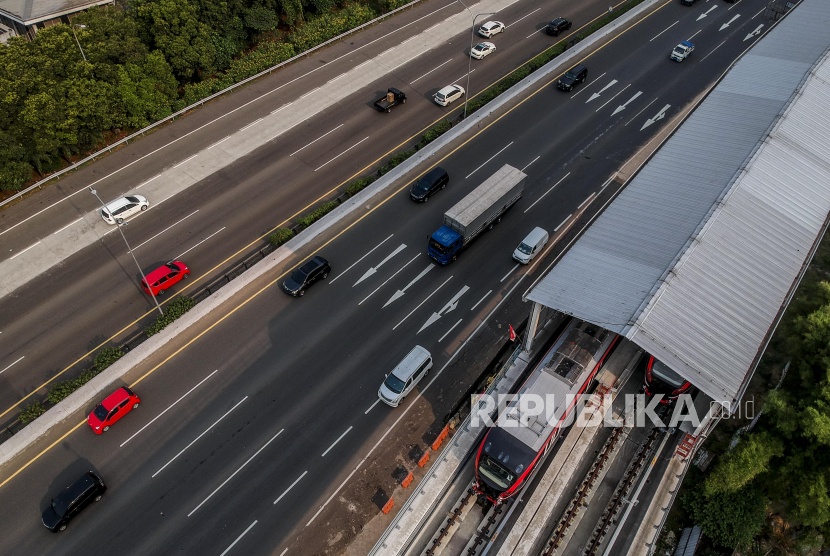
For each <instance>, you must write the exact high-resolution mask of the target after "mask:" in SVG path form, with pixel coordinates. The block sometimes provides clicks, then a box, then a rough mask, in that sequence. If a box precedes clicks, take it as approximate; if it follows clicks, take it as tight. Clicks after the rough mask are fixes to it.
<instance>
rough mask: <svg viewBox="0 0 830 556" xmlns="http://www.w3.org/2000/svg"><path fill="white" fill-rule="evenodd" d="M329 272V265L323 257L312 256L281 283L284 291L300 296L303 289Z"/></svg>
mask: <svg viewBox="0 0 830 556" xmlns="http://www.w3.org/2000/svg"><path fill="white" fill-rule="evenodd" d="M329 272H331V265H329V262H328V261H327V260H326V259H324V258H323V257H314V258H313V259H311V260H310V261H308V262H306V263H305V264H304V265H303V266H301V267H300V268H298V269H297V270H295V271H294V272H293V273H292V274H291V276H289V277H288V279H287V280H286V281H285V282H283V283H282V287H283V289H284V290H285V293H288V294H291V295H293V296H295V297H300V296H301V295H303V294H304V293H305V289H306V288H307V287H309V286H310V285H311V284H313V283H314V282H316V281H317V280H322V279H323V278H325V277H326V276H328V275H329Z"/></svg>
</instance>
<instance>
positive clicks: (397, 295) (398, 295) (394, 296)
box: [384, 264, 435, 307]
mask: <svg viewBox="0 0 830 556" xmlns="http://www.w3.org/2000/svg"><path fill="white" fill-rule="evenodd" d="M433 268H435V265H434V264H430V265H429V266H428V267H426V268H425V269H423V270H422V271H421V273H420V274H419V275H418V276H416V277H415V278H414V279H413V280H412V281H411V282H410V283H408V284H407V285H406V287H405V288H404V289H402V290H398V291H396V292H395V293H394V294H392V297H390V298H389V301H387V302H386V304H385V305H384V307H386V305H389V304H390V303H392V302H393V301H395V300H397V299H399V298H401V297H403V294H404V293H406V290H408V289H409V288H411V287H412V286H413V284H415V282H417V281H418V280H420V279H421V278H423V277H424V276H426V275H427V272H429V271H430V270H432V269H433Z"/></svg>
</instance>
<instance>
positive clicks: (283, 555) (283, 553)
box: [280, 548, 288, 556]
mask: <svg viewBox="0 0 830 556" xmlns="http://www.w3.org/2000/svg"><path fill="white" fill-rule="evenodd" d="M286 552H288V549H287V548H286V549H285V550H283V551H282V552H281V553H280V556H285V553H286Z"/></svg>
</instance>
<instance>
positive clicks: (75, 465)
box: [40, 458, 107, 511]
mask: <svg viewBox="0 0 830 556" xmlns="http://www.w3.org/2000/svg"><path fill="white" fill-rule="evenodd" d="M87 471H93V472H94V473H95V474H96V475H98V476H99V477H101V474H100V473H98V470H97V469H96V468H95V466H94V465H92V463H90V461H89V460H88V459H86V458H78V459H76V460H75V461H74V462H72V463H70V464H69V465H68V466H66V467H65V468H64V469H63V470H62V471H61V472H60V473H58V474H57V475H56V476H55V478H54V479H52V482H51V483H49V487H48V488H47V489H46V492H45V493H44V494H43V498H41V500H40V510H41V511H43V510H45V509H46V508H47V507H49V505H50V504H51V503H52V500H53V499H54V498H57V496H58V495H59V494H60V493H61V492H63V491H64V490H66V489H67V488H68V487H70V486H71V485H72V484H73V483H74V482H75V481H77V480H78V479H80V478H81V477H82V476H83V474H84V473H86V472H87ZM101 478H102V479H103V480H104V484H106V482H107V480H106V478H104V477H101Z"/></svg>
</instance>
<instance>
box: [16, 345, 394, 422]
mask: <svg viewBox="0 0 830 556" xmlns="http://www.w3.org/2000/svg"><path fill="white" fill-rule="evenodd" d="M24 357H26V356H25V355H24V356H23V357H21V358H20V359H18V360H17V361H15V362H14V363H12V364H11V365H9V366H8V367H6V368H5V369H3V370H2V371H0V375H2V374H3V373H5V372H6V371H8V370H9V369H11V368H12V367H13V366H14V365H17V364H18V363H20V362H21V361H23V358H24ZM378 401H380V400H378ZM372 407H374V406H372ZM369 409H371V408H369ZM367 413H368V412H367Z"/></svg>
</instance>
